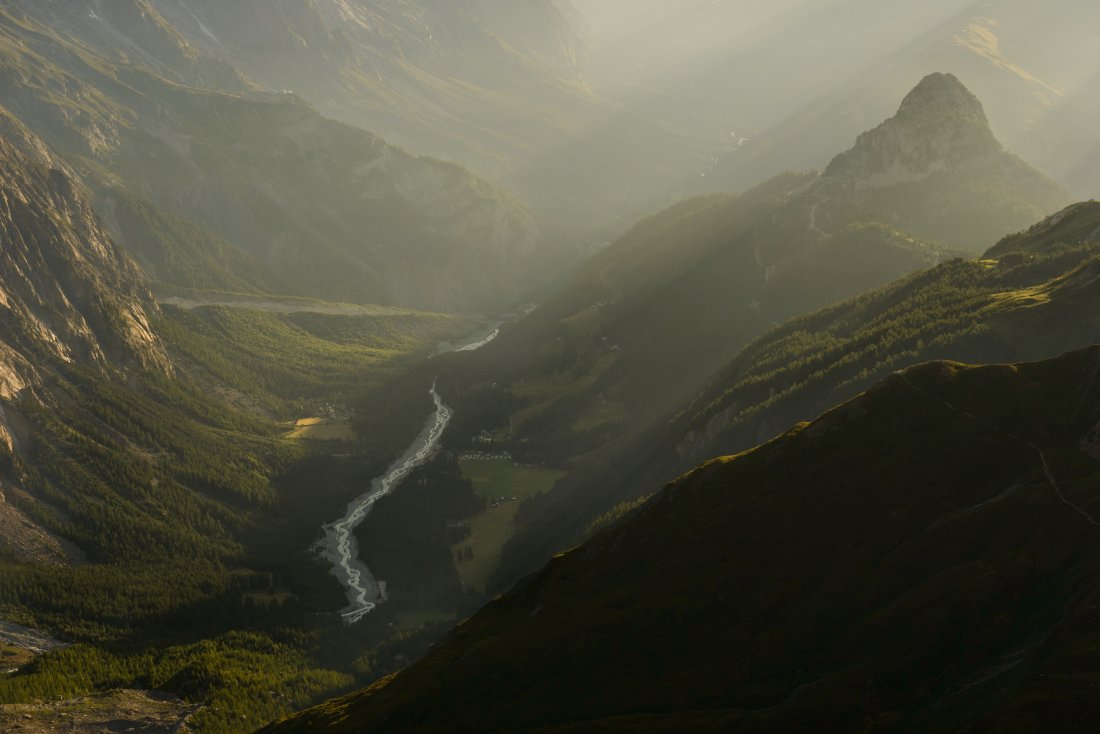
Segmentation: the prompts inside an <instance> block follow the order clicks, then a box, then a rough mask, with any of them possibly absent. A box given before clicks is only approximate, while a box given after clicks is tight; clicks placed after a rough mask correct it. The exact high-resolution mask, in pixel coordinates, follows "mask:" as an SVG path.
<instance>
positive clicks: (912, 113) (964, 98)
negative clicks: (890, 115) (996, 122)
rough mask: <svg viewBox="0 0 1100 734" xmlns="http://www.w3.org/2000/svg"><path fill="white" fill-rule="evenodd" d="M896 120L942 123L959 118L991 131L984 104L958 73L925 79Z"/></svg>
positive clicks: (907, 97) (902, 103)
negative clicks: (961, 80)
mask: <svg viewBox="0 0 1100 734" xmlns="http://www.w3.org/2000/svg"><path fill="white" fill-rule="evenodd" d="M894 119H895V120H903V121H908V120H913V121H915V120H922V119H925V120H929V121H940V122H946V121H948V120H952V119H955V120H957V121H959V122H964V123H967V124H971V125H976V126H978V127H981V128H983V129H985V130H988V129H989V120H988V119H987V118H986V116H985V109H984V108H983V107H982V103H981V102H980V101H979V100H978V98H977V97H975V96H974V94H973V93H972V92H971V91H970V90H969V89H967V88H966V87H965V86H963V83H962V82H960V81H959V79H958V77H956V76H955V75H954V74H940V73H935V74H929V75H928V76H926V77H925V78H924V79H921V81H920V83H919V84H917V86H916V87H914V88H913V91H911V92H910V93H909V94H907V95H906V96H905V99H904V100H902V102H901V107H899V108H898V114H897V115H896V116H895V118H894Z"/></svg>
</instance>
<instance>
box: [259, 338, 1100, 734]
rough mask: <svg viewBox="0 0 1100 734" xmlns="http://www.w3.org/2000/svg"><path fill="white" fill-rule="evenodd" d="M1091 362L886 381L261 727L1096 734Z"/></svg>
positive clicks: (689, 478) (711, 469) (1099, 414)
mask: <svg viewBox="0 0 1100 734" xmlns="http://www.w3.org/2000/svg"><path fill="white" fill-rule="evenodd" d="M1098 373H1100V348H1095V347H1094V348H1091V349H1088V350H1084V351H1080V352H1075V353H1071V354H1068V355H1066V356H1064V357H1061V358H1057V359H1054V360H1051V361H1048V362H1043V363H1035V364H1020V365H1014V366H1013V365H1006V366H988V367H969V366H964V365H961V364H958V363H952V362H937V363H929V364H926V365H923V366H920V367H915V368H912V369H909V370H907V371H905V372H902V373H898V374H896V375H893V376H891V377H889V378H888V379H886V380H885V381H883V382H882V383H880V384H879V385H877V386H875V387H874V388H873V389H871V390H869V391H868V392H867V393H865V394H863V395H861V396H859V397H858V398H856V399H855V400H852V401H851V402H849V403H846V404H844V405H842V406H840V407H838V408H836V409H834V410H832V411H830V412H829V413H827V414H826V415H824V416H823V417H822V418H820V419H818V420H817V421H814V422H813V423H809V424H800V425H798V426H796V427H795V428H793V429H792V430H790V431H789V432H788V433H786V434H784V435H783V436H781V437H780V438H777V439H775V440H773V441H771V442H769V443H767V444H765V445H763V446H761V447H759V448H757V449H755V450H752V451H749V452H747V453H744V454H741V455H738V456H735V457H727V458H723V459H719V460H715V461H712V462H709V463H707V464H705V465H703V466H701V467H700V468H698V469H696V470H694V471H692V472H691V473H689V474H688V475H686V476H685V477H683V478H681V479H680V480H677V481H676V482H674V483H672V484H671V485H669V486H668V487H666V488H665V489H663V490H662V491H661V492H660V493H659V494H658V495H657V496H656V497H655V498H653V499H652V500H651V501H650V502H649V503H647V504H646V505H644V506H643V507H642V508H641V509H639V510H638V511H636V512H634V513H632V514H631V515H629V516H627V517H626V518H624V519H623V520H622V521H621V522H620V523H618V524H617V525H615V526H614V527H611V528H609V529H607V530H605V531H603V532H601V533H600V534H598V535H597V536H596V537H594V538H593V539H591V540H590V541H588V542H587V543H586V544H584V545H583V546H581V547H579V548H577V549H575V550H573V551H570V552H568V553H566V554H564V555H562V556H559V557H557V558H555V559H554V560H553V561H552V562H551V563H550V564H549V565H547V566H546V567H545V568H544V569H543V570H542V571H540V572H539V573H538V574H536V575H535V576H533V577H531V578H530V579H527V580H526V581H524V582H523V583H522V584H520V585H519V586H518V587H517V588H516V589H515V590H514V591H512V592H511V593H509V594H507V595H505V596H504V597H502V598H500V599H498V600H496V601H494V602H493V603H491V604H490V605H489V606H488V607H486V608H485V609H484V610H482V611H481V612H480V613H479V614H477V615H476V616H475V617H474V618H472V619H471V620H469V621H467V622H466V623H464V624H462V625H460V626H459V627H458V628H457V629H456V630H455V631H454V632H453V633H452V634H451V635H450V637H448V638H447V639H446V640H445V641H444V642H443V643H441V644H440V645H439V646H438V647H437V648H436V649H434V650H433V651H432V652H431V653H429V654H428V656H427V657H426V658H425V659H424V660H422V661H421V662H419V663H417V664H416V665H414V666H413V667H412V668H410V669H409V670H407V671H405V672H403V673H401V674H399V675H397V676H396V677H395V678H392V679H389V680H386V681H383V682H381V683H379V684H377V685H376V686H374V687H372V688H371V689H368V690H367V691H365V692H363V693H359V694H354V695H352V696H349V697H347V698H345V699H341V700H337V701H334V702H331V703H329V704H326V705H324V706H321V707H319V708H317V709H314V710H312V711H309V712H306V713H304V714H302V715H300V716H297V717H293V718H291V719H289V720H288V721H286V722H284V723H282V724H278V725H275V726H272V727H270V728H269V729H267V730H265V731H267V732H274V733H278V734H285V733H288V732H299V731H311V732H352V731H364V730H369V731H372V732H389V731H401V732H428V731H431V732H452V731H454V732H458V731H483V732H521V731H522V732H534V731H539V732H567V731H568V732H572V731H607V732H617V731H635V732H637V731H642V732H647V731H653V732H657V731H661V732H681V731H683V732H688V731H692V732H698V731H707V732H709V731H714V732H718V731H729V730H730V729H731V728H733V729H736V730H738V731H751V732H800V731H807V732H808V731H821V730H822V728H826V729H828V730H829V731H838V732H845V731H851V732H855V731H861V732H904V731H943V730H960V729H961V730H972V731H1002V730H1011V731H1024V730H1027V727H1028V726H1043V725H1052V724H1054V725H1057V727H1058V728H1059V730H1062V731H1087V730H1088V728H1087V727H1088V726H1091V725H1094V724H1095V721H1096V720H1097V716H1100V710H1098V709H1097V704H1096V702H1095V699H1094V698H1093V697H1092V696H1089V695H1087V694H1086V693H1085V692H1086V691H1087V690H1089V689H1090V687H1091V686H1094V685H1095V684H1096V680H1097V673H1096V666H1095V653H1094V651H1093V648H1094V645H1095V635H1096V633H1095V624H1094V616H1095V615H1094V614H1093V613H1092V611H1091V610H1092V609H1093V607H1094V605H1095V600H1096V598H1097V595H1098V594H1100V554H1098V552H1100V521H1098V520H1097V517H1098V516H1100V498H1098V497H1097V494H1096V491H1095V487H1096V482H1097V478H1098V477H1100V463H1097V457H1096V456H1095V445H1094V444H1095V440H1096V432H1097V430H1098V428H1097V420H1098V419H1100V386H1098V383H1097V380H1096V377H1097V374H1098ZM1055 681H1057V683H1055ZM1005 726H1007V727H1009V728H1008V729H1004V728H1002V727H1005Z"/></svg>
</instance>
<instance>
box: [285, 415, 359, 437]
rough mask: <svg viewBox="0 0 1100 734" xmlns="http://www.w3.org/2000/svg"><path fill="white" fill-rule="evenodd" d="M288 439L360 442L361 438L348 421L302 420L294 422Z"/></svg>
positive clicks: (326, 419)
mask: <svg viewBox="0 0 1100 734" xmlns="http://www.w3.org/2000/svg"><path fill="white" fill-rule="evenodd" d="M286 437H287V438H291V439H295V440H306V441H351V442H354V441H358V440H359V436H358V435H357V434H356V433H355V431H354V429H352V427H351V424H350V423H349V422H348V421H346V420H330V419H328V418H301V419H299V420H296V421H294V425H293V429H292V430H291V431H290V432H289V433H288V434H287V435H286Z"/></svg>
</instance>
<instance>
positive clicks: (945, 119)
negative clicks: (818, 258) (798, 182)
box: [825, 74, 1004, 191]
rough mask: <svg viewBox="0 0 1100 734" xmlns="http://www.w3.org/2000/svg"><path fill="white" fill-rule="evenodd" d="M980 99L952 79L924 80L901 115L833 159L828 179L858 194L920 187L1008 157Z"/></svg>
mask: <svg viewBox="0 0 1100 734" xmlns="http://www.w3.org/2000/svg"><path fill="white" fill-rule="evenodd" d="M1003 150H1004V149H1003V148H1002V147H1001V144H1000V143H998V142H997V139H996V138H994V137H993V131H992V130H990V128H989V120H988V119H986V116H985V110H984V109H983V108H982V103H981V102H979V101H978V98H977V97H975V96H974V95H973V94H971V93H970V91H969V90H967V88H966V87H964V86H963V85H962V83H961V82H960V81H959V80H958V79H957V78H955V76H954V75H952V74H931V75H929V76H927V77H925V78H924V79H923V80H922V81H921V82H920V84H918V85H917V86H916V88H914V89H913V91H911V92H910V93H909V94H908V95H907V96H906V97H905V99H904V100H903V101H902V103H901V107H900V108H899V109H898V112H897V114H896V115H895V116H894V117H892V118H890V119H889V120H887V121H886V122H884V123H882V124H881V125H879V126H878V127H876V128H875V129H873V130H869V131H867V132H865V133H863V134H862V135H860V136H859V138H858V139H857V140H856V144H855V146H854V147H853V148H852V149H851V150H849V151H847V152H845V153H842V154H841V155H839V156H837V157H836V158H834V159H833V161H832V162H831V163H830V164H829V167H828V168H826V169H825V176H826V177H829V178H834V179H838V180H842V181H846V182H848V183H850V185H851V186H852V187H853V188H854V189H856V190H857V191H858V190H861V189H867V188H883V187H885V186H889V185H891V184H895V183H904V182H908V181H919V180H922V179H924V178H927V177H928V176H930V175H932V174H933V173H935V172H936V171H944V170H948V169H952V168H960V167H962V166H964V165H967V164H971V163H972V162H973V161H975V160H980V159H988V158H989V157H992V156H997V155H999V154H1002V153H1003Z"/></svg>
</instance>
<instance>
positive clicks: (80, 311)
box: [0, 138, 171, 398]
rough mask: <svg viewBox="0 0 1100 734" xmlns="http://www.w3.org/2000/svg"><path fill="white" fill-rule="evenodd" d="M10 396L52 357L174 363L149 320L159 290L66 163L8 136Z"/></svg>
mask: <svg viewBox="0 0 1100 734" xmlns="http://www.w3.org/2000/svg"><path fill="white" fill-rule="evenodd" d="M0 241H2V242H3V248H2V249H0V353H2V354H3V355H4V358H3V366H2V368H0V370H2V378H0V397H3V398H11V397H13V396H14V395H15V394H16V393H18V392H19V391H20V390H21V389H23V388H24V387H26V386H27V385H28V384H30V383H31V382H32V381H34V380H35V379H36V377H37V376H38V374H39V372H40V371H41V369H42V368H48V366H49V363H50V362H51V361H54V360H57V361H61V362H77V363H80V364H85V365H89V366H95V367H99V368H105V369H118V370H127V369H130V368H135V367H136V368H147V369H157V370H161V371H165V372H167V371H170V370H171V366H170V363H169V361H168V358H167V356H166V355H165V352H164V350H163V347H162V345H161V343H160V341H159V339H158V338H157V336H156V335H155V334H154V333H153V331H152V329H151V328H150V325H149V314H150V313H152V312H155V309H156V305H155V303H154V302H153V299H152V297H151V296H150V295H149V293H148V292H147V291H146V290H145V289H144V287H143V286H142V285H141V276H140V273H139V272H138V270H137V267H136V266H135V265H134V263H133V262H132V261H131V260H130V259H129V258H128V257H126V256H125V255H123V254H122V253H120V252H119V251H118V250H117V249H116V247H115V246H114V244H113V243H112V242H111V240H110V238H109V237H108V236H107V234H106V233H105V232H104V230H103V228H102V227H101V225H100V223H99V221H98V219H97V217H96V215H95V213H94V212H93V211H92V207H91V205H90V203H89V202H88V199H87V198H86V196H85V195H84V194H83V193H82V192H81V191H80V189H79V188H78V187H77V185H76V184H74V182H73V180H72V179H71V178H70V177H69V175H67V174H66V173H64V172H63V171H61V170H59V169H57V168H47V167H45V166H43V165H41V164H39V163H35V162H32V161H31V160H29V159H28V158H27V157H26V156H25V155H24V154H22V153H21V152H19V151H18V150H17V149H16V148H15V146H13V145H12V144H11V143H9V142H8V141H7V140H5V139H2V138H0Z"/></svg>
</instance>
